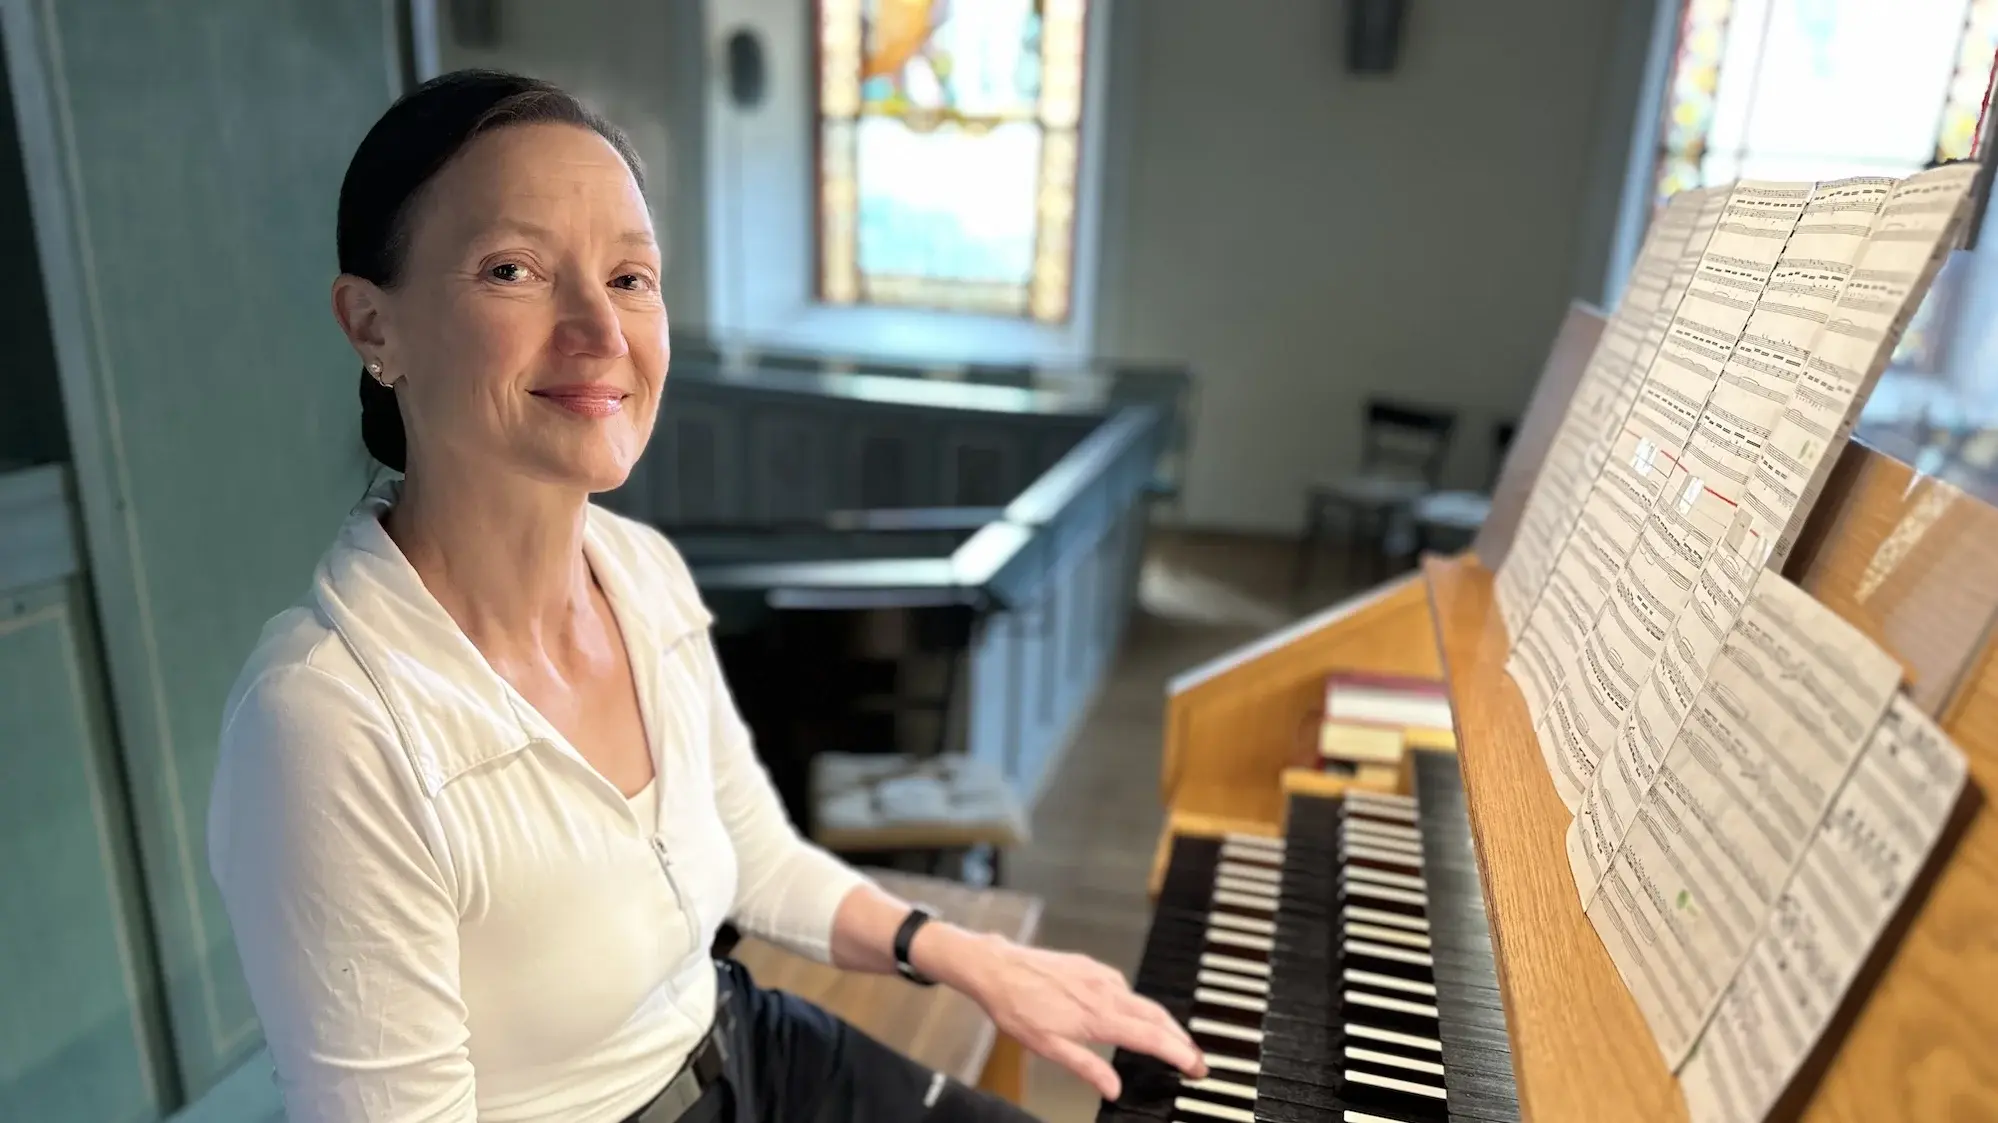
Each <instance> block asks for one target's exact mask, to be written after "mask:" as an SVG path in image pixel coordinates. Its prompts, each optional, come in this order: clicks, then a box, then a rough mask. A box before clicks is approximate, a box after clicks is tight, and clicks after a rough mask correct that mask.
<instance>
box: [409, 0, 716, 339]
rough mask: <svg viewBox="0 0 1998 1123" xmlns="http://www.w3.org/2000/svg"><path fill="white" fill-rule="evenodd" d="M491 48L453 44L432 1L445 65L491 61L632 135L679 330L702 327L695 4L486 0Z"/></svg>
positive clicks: (446, 10)
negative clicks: (491, 1)
mask: <svg viewBox="0 0 1998 1123" xmlns="http://www.w3.org/2000/svg"><path fill="white" fill-rule="evenodd" d="M495 2H496V3H497V5H498V8H499V34H498V39H497V42H496V43H495V45H493V46H492V47H490V48H474V47H470V46H467V45H465V44H464V43H462V42H461V41H460V39H459V37H458V35H457V34H456V33H455V31H454V29H453V27H452V25H451V19H450V7H451V5H449V4H444V3H439V4H438V5H437V22H438V32H437V34H438V61H439V63H440V64H441V66H442V68H443V69H444V70H457V69H460V68H463V67H493V68H496V69H501V70H511V71H515V72H517V73H522V74H528V75H532V76H533V77H536V78H542V79H546V80H547V81H550V82H553V83H555V84H556V85H558V86H561V87H563V88H564V89H566V90H568V91H569V92H570V93H573V94H575V95H577V96H578V97H581V98H583V99H584V100H585V101H588V102H589V103H590V104H591V105H592V106H593V107H595V108H596V109H597V110H598V111H599V112H601V113H602V114H604V116H606V117H608V118H610V120H611V121H612V122H613V123H615V124H616V125H617V126H618V127H619V128H621V129H623V130H624V132H625V133H626V134H627V135H628V136H629V137H630V138H631V143H632V147H633V148H635V149H636V150H637V151H638V156H639V159H640V160H641V161H642V162H643V163H644V165H645V171H646V195H647V197H648V199H649V200H650V202H651V204H652V221H653V223H654V225H655V227H656V228H657V234H658V237H659V245H660V249H661V250H662V251H663V252H664V254H665V265H666V274H665V276H664V277H663V278H661V286H662V289H663V290H664V293H665V296H666V302H667V309H668V314H669V315H670V316H671V317H672V320H673V323H674V325H675V327H676V328H698V327H699V326H700V325H702V324H705V323H706V322H707V250H706V237H705V231H706V228H707V206H706V196H705V184H704V182H703V174H704V173H703V167H704V161H703V158H702V149H703V146H704V143H705V142H704V130H705V123H704V120H703V115H702V111H701V100H702V93H703V86H704V81H705V67H704V65H703V62H702V59H703V54H702V52H703V46H702V12H701V5H700V2H699V0H644V2H634V0H560V2H559V3H551V2H549V0H495Z"/></svg>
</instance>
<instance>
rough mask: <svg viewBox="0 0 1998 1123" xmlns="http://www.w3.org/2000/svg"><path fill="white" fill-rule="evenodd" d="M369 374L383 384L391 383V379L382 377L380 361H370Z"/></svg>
mask: <svg viewBox="0 0 1998 1123" xmlns="http://www.w3.org/2000/svg"><path fill="white" fill-rule="evenodd" d="M368 374H369V375H370V376H371V377H373V378H374V380H375V381H376V382H379V383H381V384H382V385H383V386H387V385H389V380H388V379H386V378H383V377H382V364H381V363H380V362H372V363H369V364H368Z"/></svg>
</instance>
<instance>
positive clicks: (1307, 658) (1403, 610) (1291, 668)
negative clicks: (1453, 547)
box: [1160, 577, 1442, 822]
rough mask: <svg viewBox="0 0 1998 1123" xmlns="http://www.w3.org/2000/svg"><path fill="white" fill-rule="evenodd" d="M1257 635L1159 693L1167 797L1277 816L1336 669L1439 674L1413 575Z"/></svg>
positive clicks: (1187, 804) (1179, 804)
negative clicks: (1272, 635) (1275, 632)
mask: <svg viewBox="0 0 1998 1123" xmlns="http://www.w3.org/2000/svg"><path fill="white" fill-rule="evenodd" d="M1306 624H1307V626H1306V627H1305V628H1304V629H1303V630H1301V631H1295V630H1294V631H1287V632H1285V633H1282V635H1281V636H1280V637H1277V638H1278V640H1279V642H1276V643H1273V644H1259V645H1256V647H1255V649H1254V650H1252V651H1251V652H1249V653H1248V654H1247V655H1246V656H1245V657H1242V658H1238V659H1233V660H1229V659H1228V657H1225V656H1224V657H1223V661H1222V666H1221V668H1220V669H1217V670H1214V671H1212V672H1211V673H1207V674H1204V675H1202V676H1201V677H1199V678H1197V679H1192V680H1188V679H1182V683H1181V685H1180V686H1179V687H1178V688H1176V689H1175V690H1174V691H1173V692H1172V693H1171V694H1170V695H1169V696H1168V697H1167V700H1166V732H1165V759H1164V762H1163V765H1162V768H1161V775H1160V781H1161V790H1162V797H1163V800H1164V802H1165V804H1166V806H1168V807H1170V808H1174V809H1177V810H1185V811H1198V812H1204V813H1207V814H1212V815H1220V816H1232V817H1235V818H1250V819H1263V820H1265V821H1269V822H1275V821H1277V819H1278V818H1279V817H1280V815H1281V812H1282V807H1283V793H1282V791H1281V790H1280V779H1281V777H1282V775H1283V770H1284V768H1285V767H1287V766H1289V765H1291V764H1294V763H1296V762H1297V761H1298V760H1299V758H1300V757H1301V756H1305V757H1308V756H1309V755H1310V753H1311V751H1312V746H1313V745H1315V744H1316V742H1315V740H1314V739H1313V738H1312V735H1311V734H1312V730H1311V729H1310V728H1309V723H1310V722H1311V720H1312V719H1313V717H1314V716H1315V715H1316V714H1317V712H1318V711H1319V709H1320V707H1321V705H1322V704H1323V699H1324V691H1325V676H1326V675H1327V674H1328V673H1329V672H1331V671H1334V670H1367V671H1376V672H1380V673H1384V674H1406V675H1424V676H1430V677H1436V676H1439V675H1440V674H1441V673H1442V664H1441V663H1440V662H1439V661H1438V658H1437V651H1436V641H1435V630H1434V626H1433V625H1432V624H1431V622H1430V617H1429V602H1428V596H1427V593H1426V592H1425V590H1424V586H1423V583H1422V581H1421V580H1420V578H1419V577H1412V578H1406V579H1402V580H1398V581H1396V582H1393V583H1392V584H1391V585H1389V586H1388V587H1387V588H1385V589H1384V590H1382V591H1380V592H1379V594H1378V595H1376V596H1375V597H1374V598H1372V599H1370V600H1367V601H1365V602H1363V603H1362V604H1360V605H1358V606H1357V607H1355V608H1354V609H1352V610H1351V611H1335V612H1332V613H1330V614H1327V615H1325V616H1323V617H1321V618H1318V619H1316V620H1314V621H1307V622H1306Z"/></svg>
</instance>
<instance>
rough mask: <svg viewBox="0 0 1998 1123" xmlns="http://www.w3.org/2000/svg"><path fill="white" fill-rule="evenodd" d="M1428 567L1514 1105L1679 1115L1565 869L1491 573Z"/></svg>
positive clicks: (1576, 1113)
mask: <svg viewBox="0 0 1998 1123" xmlns="http://www.w3.org/2000/svg"><path fill="white" fill-rule="evenodd" d="M1424 569H1425V571H1426V573H1427V576H1428V581H1429V590H1430V595H1431V597H1432V599H1433V602H1434V606H1435V609H1434V610H1435V621H1436V634H1437V643H1438V646H1439V647H1440V648H1441V651H1442V658H1443V664H1444V669H1445V673H1446V674H1447V675H1448V677H1449V681H1450V705H1451V707H1452V709H1453V710H1454V711H1455V717H1456V722H1457V755H1458V762H1459V766H1460V767H1461V768H1462V770H1463V774H1464V798H1465V803H1466V806H1467V811H1468V814H1469V816H1470V821H1471V836H1472V839H1473V841H1474V842H1475V844H1476V847H1477V854H1478V876H1479V879H1480V881H1481V882H1482V883H1483V887H1484V897H1485V910H1486V912H1487V914H1488V915H1489V916H1490V918H1491V930H1492V952H1493V954H1494V956H1495V957H1496V958H1497V961H1498V974H1499V985H1500V987H1501V989H1502V991H1503V993H1504V996H1505V1020H1506V1032H1507V1034H1508V1036H1509V1037H1510V1038H1511V1043H1512V1064H1513V1072H1514V1075H1515V1078H1516V1080H1517V1082H1518V1086H1519V1105H1520V1109H1521V1112H1522V1114H1523V1115H1524V1116H1525V1117H1527V1118H1530V1119H1533V1120H1536V1121H1537V1123H1551V1121H1556V1120H1561V1121H1566V1120H1577V1121H1580V1120H1588V1121H1590V1123H1594V1121H1597V1120H1610V1119H1632V1120H1636V1119H1642V1120H1646V1121H1651V1120H1667V1119H1683V1118H1684V1117H1685V1114H1686V1110H1685V1104H1684V1101H1683V1100H1682V1099H1681V1097H1680V1095H1679V1088H1678V1085H1677V1084H1676V1083H1675V1082H1674V1081H1673V1079H1672V1074H1671V1073H1670V1072H1669V1071H1667V1070H1666V1068H1665V1064H1664V1062H1663V1061H1662V1060H1661V1059H1660V1057H1659V1055H1658V1050H1657V1048H1656V1047H1654V1046H1653V1045H1652V1044H1651V1034H1650V1031H1649V1030H1648V1029H1647V1028H1646V1027H1645V1024H1644V1017H1643V1015H1642V1014H1640V1013H1639V1012H1638V1009H1637V1003H1636V1002H1635V1001H1634V1000H1632V998H1631V997H1630V994H1629V992H1628V991H1626V990H1625V989H1624V986H1623V980H1622V979H1621V978H1620V977H1619V976H1618V975H1617V972H1616V967H1615V965H1614V964H1612V963H1611V962H1610V957H1609V952H1608V951H1606V950H1605V949H1604V948H1603V944H1602V940H1601V939H1599V938H1598V937H1597V936H1596V933H1595V929H1594V928H1592V927H1590V925H1589V920H1588V917H1587V916H1586V915H1585V914H1584V913H1583V912H1582V905H1581V899H1580V898H1579V896H1578V895H1577V894H1576V892H1575V883H1574V880H1573V878H1572V877H1571V876H1570V875H1569V873H1568V856H1567V850H1566V848H1565V846H1564V839H1565V838H1566V836H1567V831H1568V823H1569V815H1568V808H1567V807H1566V806H1565V805H1564V804H1562V802H1561V797H1560V796H1559V795H1557V794H1556V793H1555V791H1554V783H1553V781H1552V780H1551V779H1549V778H1548V775H1547V766H1546V765H1545V764H1544V763H1542V761H1541V757H1540V747H1539V744H1538V742H1537V741H1535V739H1534V735H1533V723H1532V721H1531V720H1530V719H1529V718H1528V717H1527V714H1526V700H1525V699H1524V698H1522V697H1521V696H1520V693H1519V689H1518V687H1516V686H1514V685H1513V683H1512V680H1511V678H1509V677H1507V675H1506V673H1505V656H1506V632H1505V621H1504V620H1503V619H1502V618H1501V617H1500V616H1499V613H1498V604H1497V603H1496V601H1495V600H1494V598H1493V595H1492V579H1491V573H1490V571H1488V570H1486V569H1485V568H1484V567H1482V566H1480V565H1479V564H1478V563H1477V562H1476V561H1475V560H1473V559H1470V558H1464V559H1459V560H1443V559H1437V558H1431V559H1428V560H1427V561H1426V562H1425V563H1424Z"/></svg>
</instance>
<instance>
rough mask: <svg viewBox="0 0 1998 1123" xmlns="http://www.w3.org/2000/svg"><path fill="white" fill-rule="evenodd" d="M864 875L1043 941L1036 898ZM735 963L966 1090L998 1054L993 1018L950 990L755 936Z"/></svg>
mask: <svg viewBox="0 0 1998 1123" xmlns="http://www.w3.org/2000/svg"><path fill="white" fill-rule="evenodd" d="M866 872H867V874H868V876H870V877H872V878H874V880H875V881H876V882H878V883H879V884H880V886H881V887H882V888H883V889H885V890H887V891H888V892H890V893H893V894H895V895H896V896H898V897H901V898H902V899H904V900H908V901H921V902H923V903H925V904H928V905H930V906H932V907H933V908H935V909H936V911H937V915H938V916H941V917H943V918H944V919H946V920H949V921H951V922H952V923H954V924H958V925H961V926H963V927H965V928H968V929H971V930H973V931H978V932H996V933H998V934H1000V935H1002V936H1005V937H1007V938H1008V939H1012V940H1015V941H1018V942H1020V943H1027V944H1030V943H1033V942H1034V940H1035V939H1036V938H1037V937H1038V936H1039V935H1040V928H1041V901H1040V898H1038V897H1033V896H1029V895H1027V894H1024V893H1016V892H1013V891H1011V890H1005V889H974V888H972V887H970V886H968V885H964V884H961V883H959V882H951V881H942V880H939V879H936V878H930V877H919V876H916V875H913V874H904V873H895V872H892V871H889V870H868V871H866ZM734 958H735V959H736V960H738V961H739V962H741V963H742V965H743V966H744V967H747V968H748V969H749V973H750V976H751V977H752V978H754V979H755V980H756V982H757V985H759V986H762V987H766V988H775V989H779V990H786V991H789V992H791V993H792V994H795V995H798V996H799V997H801V998H804V999H806V1000H807V1001H810V1002H816V1003H818V1004H819V1005H820V1006H823V1007H825V1008H826V1009H827V1010H830V1011H832V1012H833V1013H835V1014H838V1015H839V1016H840V1017H843V1018H845V1019H846V1020H847V1021H849V1022H851V1023H853V1024H854V1025H855V1026H856V1027H858V1028H859V1029H860V1030H861V1031H862V1032H864V1033H867V1034H870V1035H872V1036H873V1037H875V1038H876V1039H878V1040H880V1041H881V1042H882V1043H883V1044H885V1045H887V1046H888V1047H890V1048H892V1049H896V1050H898V1051H900V1052H901V1053H902V1054H904V1055H905V1056H908V1057H910V1058H912V1059H914V1060H916V1061H918V1062H920V1063H922V1064H926V1065H929V1066H931V1067H933V1068H937V1069H940V1070H942V1071H943V1072H945V1073H947V1074H949V1075H951V1076H953V1077H955V1078H957V1079H958V1080H961V1081H963V1082H964V1083H966V1084H972V1085H976V1084H978V1083H979V1080H980V1077H981V1076H982V1074H983V1073H984V1070H985V1065H986V1061H987V1060H988V1059H989V1058H990V1056H991V1054H992V1051H993V1039H994V1037H995V1036H996V1034H995V1031H994V1027H993V1025H992V1019H991V1018H989V1017H987V1016H986V1014H985V1011H984V1010H981V1009H979V1007H978V1004H977V1003H975V1002H973V1001H971V999H969V998H966V997H965V996H964V995H962V994H959V993H958V992H956V991H954V990H951V989H949V988H947V987H915V986H910V985H909V984H908V983H907V982H904V981H903V980H902V979H901V978H900V977H899V976H895V975H864V974H859V973H855V972H847V971H840V970H836V969H834V968H832V967H827V966H825V965H823V964H819V963H814V962H812V961H810V960H807V959H804V958H801V957H799V956H796V955H793V954H791V953H790V952H787V951H784V950H782V949H780V948H778V947H776V946H775V945H773V944H768V943H765V942H764V941H762V940H759V939H756V938H754V937H745V938H744V939H743V940H742V942H741V943H739V944H737V945H736V948H735V953H734ZM995 1075H1000V1076H1002V1075H1003V1074H995Z"/></svg>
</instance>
